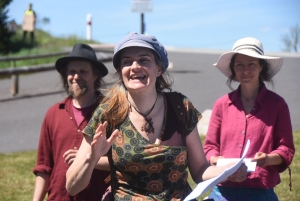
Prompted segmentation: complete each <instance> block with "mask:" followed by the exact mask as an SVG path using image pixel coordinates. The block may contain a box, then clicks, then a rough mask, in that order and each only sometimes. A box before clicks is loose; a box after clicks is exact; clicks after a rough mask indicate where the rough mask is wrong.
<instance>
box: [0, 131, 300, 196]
mask: <svg viewBox="0 0 300 201" xmlns="http://www.w3.org/2000/svg"><path fill="white" fill-rule="evenodd" d="M202 140H203V138H202ZM294 142H295V147H296V150H297V151H298V150H299V149H300V131H295V132H294ZM0 161H1V166H0V200H1V201H12V200H18V201H28V200H32V196H33V189H34V182H35V176H34V174H33V173H32V168H33V166H34V165H35V161H36V151H26V152H17V153H8V154H0ZM290 167H291V170H292V184H293V187H292V191H290V190H289V174H288V170H286V171H285V172H283V173H281V180H282V181H281V183H280V184H279V185H278V186H277V187H276V188H275V191H276V193H277V195H278V197H279V200H280V201H284V200H288V201H298V200H300V193H299V192H298V191H299V189H300V182H299V181H300V156H299V154H297V153H296V154H295V157H294V160H293V162H292V164H291V166H290ZM189 183H190V185H191V187H192V188H195V186H196V184H195V183H194V182H192V181H191V178H190V177H189ZM208 194H209V192H207V193H205V195H204V196H201V197H200V198H199V199H198V200H202V199H203V198H204V197H205V196H206V195H208Z"/></svg>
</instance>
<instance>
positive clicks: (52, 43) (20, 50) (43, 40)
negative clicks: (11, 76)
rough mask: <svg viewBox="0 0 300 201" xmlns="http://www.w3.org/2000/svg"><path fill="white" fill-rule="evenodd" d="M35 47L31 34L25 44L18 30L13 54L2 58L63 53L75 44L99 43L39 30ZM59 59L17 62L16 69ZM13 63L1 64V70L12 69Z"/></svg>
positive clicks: (13, 39) (13, 38)
mask: <svg viewBox="0 0 300 201" xmlns="http://www.w3.org/2000/svg"><path fill="white" fill-rule="evenodd" d="M34 37H35V41H34V45H33V46H31V45H30V44H29V34H27V38H26V40H25V42H22V30H21V29H18V30H17V33H16V34H15V35H14V36H13V37H12V38H11V53H10V54H8V55H1V54H0V57H13V56H29V55H39V54H47V53H55V52H61V51H63V50H64V47H72V46H73V45H74V44H75V43H99V42H97V41H86V40H85V39H81V38H78V37H77V36H75V35H70V36H68V37H53V36H51V35H50V34H49V33H47V32H44V31H42V30H39V29H37V30H36V31H35V35H34ZM58 58H59V57H58V56H55V57H47V58H40V59H31V60H20V61H16V63H15V65H16V67H20V66H31V65H38V64H46V63H54V62H55V61H56V60H57V59H58ZM12 65H13V64H12V62H0V69H1V68H8V67H11V66H12Z"/></svg>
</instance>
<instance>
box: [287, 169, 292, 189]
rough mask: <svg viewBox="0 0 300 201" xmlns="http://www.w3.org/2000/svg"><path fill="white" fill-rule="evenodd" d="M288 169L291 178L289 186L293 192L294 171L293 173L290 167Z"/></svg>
mask: <svg viewBox="0 0 300 201" xmlns="http://www.w3.org/2000/svg"><path fill="white" fill-rule="evenodd" d="M288 169H289V176H290V184H289V186H290V191H292V171H291V168H290V167H288Z"/></svg>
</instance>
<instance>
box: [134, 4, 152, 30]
mask: <svg viewBox="0 0 300 201" xmlns="http://www.w3.org/2000/svg"><path fill="white" fill-rule="evenodd" d="M131 11H132V12H139V13H141V34H144V33H145V22H144V13H145V12H151V11H152V2H151V0H131Z"/></svg>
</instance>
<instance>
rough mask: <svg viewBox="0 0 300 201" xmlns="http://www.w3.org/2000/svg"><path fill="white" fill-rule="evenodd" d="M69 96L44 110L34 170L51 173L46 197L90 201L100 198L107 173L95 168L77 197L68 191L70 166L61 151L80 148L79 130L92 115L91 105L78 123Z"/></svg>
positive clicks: (106, 185)
mask: <svg viewBox="0 0 300 201" xmlns="http://www.w3.org/2000/svg"><path fill="white" fill-rule="evenodd" d="M72 107H73V104H72V99H71V98H70V97H69V98H66V99H65V100H64V101H62V102H61V103H57V104H55V105H53V106H52V107H51V108H49V110H48V111H47V113H46V115H45V118H44V121H43V124H42V128H41V133H40V140H39V146H38V155H37V164H36V166H35V167H34V169H33V172H34V173H35V174H36V173H37V172H44V173H48V174H50V175H51V177H50V186H49V188H48V199H47V200H53V201H54V200H55V201H57V200H60V201H69V200H74V201H93V200H97V201H98V200H101V197H102V195H103V193H104V191H105V189H106V188H107V187H108V184H106V183H105V182H104V179H105V178H107V176H108V175H109V172H106V171H100V170H94V171H93V174H92V177H91V181H90V183H89V185H88V186H87V188H86V189H84V190H83V191H81V192H80V193H79V194H77V195H76V196H74V197H72V196H70V195H69V194H68V192H67V190H66V188H65V185H66V172H67V169H68V168H69V165H68V164H67V163H65V161H64V158H63V154H64V153H65V152H66V151H67V150H69V149H73V148H74V147H77V148H79V147H80V144H81V141H82V139H83V135H82V132H81V131H82V130H83V129H84V127H85V126H86V124H87V123H88V120H89V119H90V117H91V116H92V112H93V108H92V107H91V109H90V112H89V113H88V114H86V116H85V118H84V120H83V121H82V122H81V123H80V125H79V126H78V125H77V123H76V120H75V118H74V115H73V109H72Z"/></svg>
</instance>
